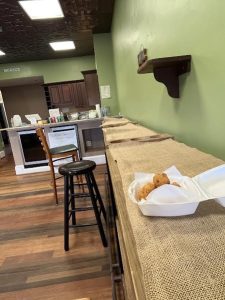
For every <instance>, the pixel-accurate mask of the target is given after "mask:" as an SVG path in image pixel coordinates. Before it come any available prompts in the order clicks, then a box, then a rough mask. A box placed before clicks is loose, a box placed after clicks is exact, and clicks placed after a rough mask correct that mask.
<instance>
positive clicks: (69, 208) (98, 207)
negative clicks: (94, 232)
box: [59, 160, 107, 251]
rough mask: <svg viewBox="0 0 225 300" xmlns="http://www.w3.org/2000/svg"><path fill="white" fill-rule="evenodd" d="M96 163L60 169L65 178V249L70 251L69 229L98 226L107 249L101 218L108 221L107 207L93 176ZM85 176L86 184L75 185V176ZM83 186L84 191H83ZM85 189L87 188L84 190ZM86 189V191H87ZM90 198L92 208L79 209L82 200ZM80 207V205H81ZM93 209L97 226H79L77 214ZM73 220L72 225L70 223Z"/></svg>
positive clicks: (82, 161) (85, 162)
mask: <svg viewBox="0 0 225 300" xmlns="http://www.w3.org/2000/svg"><path fill="white" fill-rule="evenodd" d="M95 167H96V163H95V162H94V161H91V160H81V161H75V162H71V163H68V164H65V165H62V166H61V167H59V173H60V174H61V175H63V176H64V249H65V251H68V250H69V228H70V227H83V226H90V225H97V226H98V229H99V233H100V236H101V240H102V244H103V246H104V247H107V239H106V236H105V232H104V227H103V224H102V220H101V216H103V218H104V220H105V221H106V212H105V207H104V204H103V201H102V198H101V195H100V193H99V190H98V186H97V183H96V181H95V177H94V174H93V172H92V171H93V170H94V169H95ZM77 175H79V176H81V175H82V176H83V177H85V179H86V182H85V183H82V184H79V183H78V184H77V183H74V180H73V177H74V176H77ZM81 186H82V188H83V191H81ZM84 187H85V188H84ZM85 189H86V191H85ZM85 198H90V200H91V203H92V206H84V207H77V200H79V201H78V204H79V202H80V201H81V202H82V199H85ZM79 206H80V205H79ZM90 209H93V210H94V213H95V218H96V221H97V224H77V220H76V212H80V211H85V210H90ZM71 220H72V224H70V221H71Z"/></svg>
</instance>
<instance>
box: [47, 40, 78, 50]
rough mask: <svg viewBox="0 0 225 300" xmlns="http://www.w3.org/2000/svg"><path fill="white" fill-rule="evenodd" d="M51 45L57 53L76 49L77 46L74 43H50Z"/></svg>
mask: <svg viewBox="0 0 225 300" xmlns="http://www.w3.org/2000/svg"><path fill="white" fill-rule="evenodd" d="M49 45H50V46H51V47H52V49H53V50H55V51H62V50H71V49H75V44H74V42H73V41H64V42H53V43H49Z"/></svg>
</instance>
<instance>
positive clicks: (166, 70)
mask: <svg viewBox="0 0 225 300" xmlns="http://www.w3.org/2000/svg"><path fill="white" fill-rule="evenodd" d="M190 70H191V55H183V56H173V57H163V58H155V59H151V60H147V61H146V62H144V63H143V64H142V65H141V66H139V68H138V71H137V72H138V74H146V73H153V74H154V77H155V79H156V80H157V81H159V82H162V83H164V84H165V86H166V87H167V91H168V94H169V95H170V96H171V97H172V98H179V97H180V93H179V76H180V75H182V74H184V73H187V72H190Z"/></svg>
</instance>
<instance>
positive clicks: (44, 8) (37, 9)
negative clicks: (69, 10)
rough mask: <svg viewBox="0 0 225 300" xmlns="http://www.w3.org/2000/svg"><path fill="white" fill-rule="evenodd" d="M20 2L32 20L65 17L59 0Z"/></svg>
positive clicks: (28, 0)
mask: <svg viewBox="0 0 225 300" xmlns="http://www.w3.org/2000/svg"><path fill="white" fill-rule="evenodd" d="M19 4H20V5H21V6H22V8H23V9H24V10H25V12H26V13H27V14H28V16H29V17H30V18H31V19H32V20H40V19H54V18H63V17H64V14H63V11H62V8H61V6H60V3H59V0H25V1H19Z"/></svg>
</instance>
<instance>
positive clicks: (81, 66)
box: [0, 55, 95, 83]
mask: <svg viewBox="0 0 225 300" xmlns="http://www.w3.org/2000/svg"><path fill="white" fill-rule="evenodd" d="M9 67H16V68H18V67H19V68H20V72H4V69H6V68H9ZM93 69H95V57H94V56H92V55H90V56H81V57H73V58H64V59H51V60H40V61H29V62H21V63H12V64H1V65H0V80H2V79H12V78H22V77H30V76H40V75H43V76H44V82H45V83H50V82H58V81H69V80H79V79H83V76H82V74H81V71H87V70H93Z"/></svg>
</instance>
